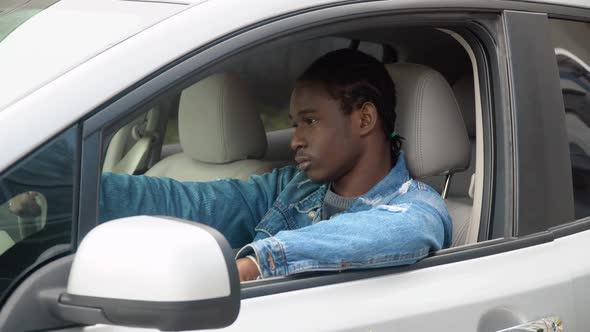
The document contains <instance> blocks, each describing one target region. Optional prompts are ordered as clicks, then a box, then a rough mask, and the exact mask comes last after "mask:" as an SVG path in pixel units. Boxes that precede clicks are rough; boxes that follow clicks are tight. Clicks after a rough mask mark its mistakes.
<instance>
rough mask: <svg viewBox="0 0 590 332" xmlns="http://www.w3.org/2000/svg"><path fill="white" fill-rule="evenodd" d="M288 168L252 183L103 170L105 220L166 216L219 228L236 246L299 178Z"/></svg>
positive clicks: (257, 177)
mask: <svg viewBox="0 0 590 332" xmlns="http://www.w3.org/2000/svg"><path fill="white" fill-rule="evenodd" d="M295 174H296V169H295V168H292V167H285V168H281V169H275V170H274V171H273V172H271V173H267V174H264V175H253V176H251V177H250V178H249V179H248V180H247V181H242V180H237V179H223V180H217V181H211V182H180V181H176V180H173V179H169V178H157V177H150V176H130V175H125V174H114V173H104V174H103V175H102V190H101V193H100V203H99V211H100V218H99V220H100V222H105V221H108V220H112V219H116V218H123V217H129V216H135V215H163V216H171V217H176V218H181V219H185V220H190V221H196V222H200V223H203V224H206V225H209V226H212V227H213V228H215V229H217V230H219V231H220V232H221V233H222V234H223V235H224V236H225V237H226V239H227V240H228V241H229V243H230V245H231V246H232V247H233V248H239V247H241V246H243V245H245V244H247V243H249V242H250V241H252V239H253V237H254V233H255V232H254V228H255V226H256V225H257V224H258V222H259V221H260V219H262V217H263V215H264V214H265V213H266V212H267V211H268V210H269V209H270V208H271V206H272V204H273V202H274V200H275V199H276V197H277V196H278V194H279V193H280V192H281V190H282V189H283V188H284V186H285V185H286V184H287V183H288V182H289V180H290V179H291V178H292V177H293V176H295Z"/></svg>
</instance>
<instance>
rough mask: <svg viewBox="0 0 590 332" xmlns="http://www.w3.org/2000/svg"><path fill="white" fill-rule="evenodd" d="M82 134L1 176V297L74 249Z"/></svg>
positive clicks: (62, 139)
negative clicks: (56, 255) (33, 270)
mask: <svg viewBox="0 0 590 332" xmlns="http://www.w3.org/2000/svg"><path fill="white" fill-rule="evenodd" d="M76 144H77V131H76V129H75V128H71V129H69V130H67V131H65V132H64V133H62V134H61V135H59V136H57V137H56V138H54V139H52V140H51V141H50V142H48V143H47V144H46V145H44V146H43V147H41V148H40V149H39V150H37V151H35V152H33V153H32V154H31V155H30V156H28V157H26V158H25V159H23V160H21V161H20V162H18V163H17V164H16V165H14V166H13V167H12V168H10V169H8V170H7V171H5V172H3V173H2V174H1V175H0V266H1V267H2V268H1V269H0V294H1V293H3V292H4V291H5V290H7V289H8V287H9V286H10V284H11V283H12V282H13V281H15V280H16V279H17V278H18V277H19V275H20V274H21V273H23V272H24V271H25V270H27V269H28V268H29V267H31V266H32V265H34V264H35V263H38V262H41V261H43V260H44V259H45V258H49V257H51V256H52V253H53V252H54V251H53V250H54V249H56V248H57V249H60V248H61V249H67V248H69V244H70V243H71V232H72V207H73V192H74V174H75V151H76Z"/></svg>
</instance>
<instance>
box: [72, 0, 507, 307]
mask: <svg viewBox="0 0 590 332" xmlns="http://www.w3.org/2000/svg"><path fill="white" fill-rule="evenodd" d="M368 7H369V8H372V7H373V6H368ZM335 12H336V13H334V14H332V13H330V14H331V15H330V14H325V13H323V15H321V16H322V19H321V20H319V19H317V18H315V17H313V15H301V16H299V17H297V18H298V19H300V20H301V21H303V22H305V23H296V22H297V20H285V21H287V22H285V21H278V22H273V23H271V24H268V25H267V26H264V27H259V28H258V29H257V31H247V32H244V33H242V34H240V35H237V36H233V37H232V38H227V39H225V40H223V41H221V42H220V43H219V44H217V45H215V46H212V47H210V48H206V49H204V50H202V51H200V50H197V51H195V53H194V54H193V55H191V57H187V58H186V59H182V60H185V61H179V62H178V63H176V64H172V65H170V67H169V68H167V69H166V71H163V72H162V73H161V74H160V75H159V76H156V77H155V78H153V79H151V80H149V81H147V82H145V84H144V85H142V86H139V87H138V88H136V89H132V90H131V89H130V91H129V92H128V94H126V95H125V96H123V97H122V98H120V99H118V100H115V101H114V102H112V103H109V105H108V106H107V107H105V108H104V109H102V110H99V111H98V112H96V113H95V114H94V115H93V116H91V117H90V118H88V119H87V120H86V121H85V122H84V130H83V131H84V134H83V136H84V144H83V158H82V160H83V170H84V171H85V174H84V175H83V176H82V181H83V183H82V184H81V185H82V186H84V187H83V188H86V189H85V190H84V191H82V195H83V196H84V197H81V201H83V202H92V204H86V205H83V206H81V208H80V220H81V221H84V222H81V225H80V228H79V233H78V236H79V239H81V238H82V237H83V236H84V235H85V234H86V233H87V232H88V231H89V230H90V229H92V228H93V227H94V226H95V225H96V223H97V215H98V210H97V208H98V192H99V190H100V189H99V186H100V184H99V176H100V172H99V170H100V165H101V163H102V161H101V160H100V158H97V154H96V153H93V151H102V150H103V145H104V144H106V143H105V140H104V138H105V137H108V136H109V135H111V134H112V132H114V131H116V130H117V129H118V128H119V127H120V126H121V125H122V124H121V122H125V119H131V118H133V117H134V116H137V114H139V113H141V112H143V111H145V110H147V109H149V108H150V107H152V105H153V104H154V103H155V102H156V101H157V100H159V98H166V97H168V96H174V95H175V94H177V93H178V91H181V90H182V89H184V88H186V87H188V86H190V85H192V84H193V83H195V82H197V81H198V80H200V79H202V78H204V77H206V76H208V75H209V74H211V73H212V72H214V69H215V65H217V64H219V63H221V62H222V61H223V60H225V59H227V58H229V57H232V56H234V55H235V54H236V53H238V52H240V51H242V50H243V49H245V48H248V49H250V48H252V49H253V48H256V47H258V46H259V45H262V44H267V43H268V42H269V41H271V40H273V39H279V38H281V37H283V36H284V35H289V36H292V35H294V34H295V32H294V31H293V30H294V29H295V27H299V29H300V31H301V32H299V34H298V35H299V36H300V38H304V37H315V36H316V35H326V34H328V33H331V32H337V31H339V30H342V29H343V27H347V28H350V27H352V26H354V27H364V26H366V25H363V24H366V23H367V22H369V21H370V23H371V24H374V25H376V26H378V25H379V24H380V23H381V22H387V23H388V24H392V22H395V24H396V25H403V26H408V25H419V26H436V27H444V28H447V29H451V30H453V31H456V32H459V33H460V34H461V35H462V36H466V37H467V39H468V42H469V43H472V44H473V45H471V46H472V47H473V48H474V52H476V57H477V58H478V64H477V65H478V70H479V71H480V73H479V76H480V78H481V79H480V80H481V81H482V82H485V84H480V89H481V95H482V103H483V104H484V105H482V108H483V112H484V114H486V116H484V122H485V123H484V127H487V128H492V123H493V122H496V121H497V120H496V119H491V114H492V112H491V111H490V110H491V107H492V104H501V102H500V100H501V99H500V98H501V94H492V93H491V89H492V85H491V83H488V82H489V79H490V77H491V76H494V79H493V80H492V81H498V83H497V84H500V83H499V81H500V80H499V79H498V78H497V76H499V73H498V70H497V69H498V68H500V65H499V64H498V63H497V62H498V60H497V59H498V58H499V57H497V56H495V52H496V48H491V47H492V46H493V45H495V42H494V39H493V38H492V37H491V34H490V33H489V32H488V30H487V29H486V28H484V27H483V26H482V24H487V25H489V26H493V23H494V22H492V21H493V20H497V19H499V18H500V16H499V14H500V12H498V11H491V12H486V13H482V14H481V15H480V14H478V15H480V17H481V21H482V22H483V23H482V22H478V23H474V22H473V16H469V19H466V17H465V14H464V12H463V11H462V10H460V11H457V12H455V13H436V14H432V13H429V12H424V11H420V10H415V11H413V12H412V13H402V14H400V13H399V12H398V11H395V10H388V11H384V10H382V9H380V10H378V11H371V10H367V11H366V12H364V13H363V12H361V11H358V12H355V15H349V16H344V15H342V14H339V13H338V11H335ZM307 16H312V17H307ZM334 16H335V17H336V18H337V20H338V22H334V21H335V20H336V18H334ZM490 17H493V20H492V19H490ZM328 18H329V23H328V24H327V25H324V24H325V23H326V21H327V20H328ZM351 19H352V20H351ZM485 19H487V20H488V21H485ZM484 21H485V22H484ZM294 23H296V25H295V27H293V28H291V29H289V27H290V25H293V24H294ZM275 26H276V27H275ZM311 26H313V28H311ZM320 27H321V29H322V33H318V29H319V28H320ZM262 28H266V29H262ZM261 30H266V31H263V32H262V31H261ZM277 31H279V32H278V33H277ZM482 39H483V42H485V43H486V45H487V46H486V47H487V49H486V47H483V46H482V45H483V42H481V40H482ZM474 46H475V47H474ZM199 51H200V52H199ZM489 53H492V55H491V56H490V55H489ZM480 58H481V59H482V61H479V60H480ZM491 67H493V68H495V70H490V68H491ZM177 77H181V79H178V78H177ZM492 98H495V99H494V100H492ZM495 113H498V114H503V112H495ZM503 121H504V119H503ZM484 133H488V135H484V140H485V142H484V146H486V147H489V148H487V150H486V151H485V153H486V154H487V155H486V157H484V160H485V161H486V163H488V165H486V167H485V169H486V173H487V174H486V175H485V178H486V180H485V181H484V182H485V183H488V184H489V185H484V197H483V199H484V202H483V204H482V214H481V220H482V223H481V224H482V225H483V224H485V223H488V222H489V221H490V220H491V219H490V216H492V215H494V216H495V218H496V219H500V220H503V219H504V217H505V216H506V215H505V213H504V210H498V211H491V209H492V199H493V198H492V195H493V194H494V192H493V191H492V185H491V184H492V181H493V180H492V178H493V176H492V174H493V172H494V168H497V167H501V166H498V165H495V166H494V165H492V162H493V161H494V159H493V158H491V157H490V156H491V154H492V149H491V147H492V146H493V144H492V142H493V140H494V137H493V135H492V130H487V129H486V130H484ZM510 162H511V161H510V159H509V158H506V159H505V165H509V164H510ZM504 173H506V172H504ZM88 188H92V189H94V190H87V189H88ZM504 191H505V192H506V193H509V192H510V187H509V186H505V187H504ZM483 207H486V208H483ZM484 218H485V220H484ZM482 229H484V231H483V232H482V233H481V234H480V236H482V238H480V240H485V239H487V238H488V231H487V230H488V229H489V227H482ZM503 242H504V241H502V240H500V241H498V240H496V241H487V242H484V243H476V244H474V245H470V246H466V247H460V248H452V249H448V250H442V251H441V252H438V253H435V254H434V255H432V256H433V257H429V258H427V259H425V260H423V261H422V262H419V263H418V264H415V265H412V266H407V267H393V268H385V269H378V270H359V271H350V272H347V273H339V274H327V275H326V274H321V273H318V274H315V273H314V276H313V277H305V276H303V278H302V277H301V276H297V275H296V276H290V277H287V278H283V279H281V280H268V281H261V282H257V283H252V284H244V285H242V298H249V297H255V296H260V295H268V294H274V293H277V292H284V291H289V290H293V289H301V288H309V287H317V286H321V285H326V284H333V283H339V282H346V281H350V280H358V279H366V278H372V277H375V276H379V275H385V274H391V273H399V272H402V271H407V270H412V269H418V268H424V267H428V266H435V265H440V264H445V263H448V262H451V261H459V260H464V259H468V258H473V257H480V256H482V255H487V254H488V253H489V248H490V246H491V245H492V244H497V243H503Z"/></svg>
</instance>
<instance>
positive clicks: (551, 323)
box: [498, 316, 563, 332]
mask: <svg viewBox="0 0 590 332" xmlns="http://www.w3.org/2000/svg"><path fill="white" fill-rule="evenodd" d="M498 332H563V322H562V321H561V318H559V317H557V316H552V317H546V318H541V319H539V320H536V321H534V322H529V323H525V324H522V325H518V326H514V327H509V328H507V329H504V330H500V331H498Z"/></svg>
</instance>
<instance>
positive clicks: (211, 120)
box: [178, 73, 266, 164]
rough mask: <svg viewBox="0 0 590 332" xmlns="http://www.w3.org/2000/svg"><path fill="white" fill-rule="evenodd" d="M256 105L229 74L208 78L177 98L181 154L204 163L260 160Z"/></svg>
mask: <svg viewBox="0 0 590 332" xmlns="http://www.w3.org/2000/svg"><path fill="white" fill-rule="evenodd" d="M255 105H256V103H255V102H254V100H253V98H252V97H251V96H250V94H249V93H248V91H247V87H246V86H245V84H244V83H243V82H242V80H241V79H240V78H239V77H238V76H237V75H236V74H232V73H219V74H215V75H212V76H209V77H207V78H205V79H203V80H201V81H199V82H198V83H196V84H194V85H192V86H191V87H189V88H187V89H185V90H184V91H183V92H182V94H181V96H180V106H179V107H180V110H179V114H178V134H179V138H180V144H181V145H182V149H183V150H184V152H185V153H186V154H187V155H189V156H190V157H191V158H192V159H195V160H198V161H201V162H206V163H216V164H220V163H228V162H232V161H237V160H243V159H249V158H253V159H256V158H261V157H262V156H263V155H264V153H265V151H266V134H265V132H264V126H263V124H262V121H261V120H260V116H259V114H258V112H257V109H256V106H255Z"/></svg>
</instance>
